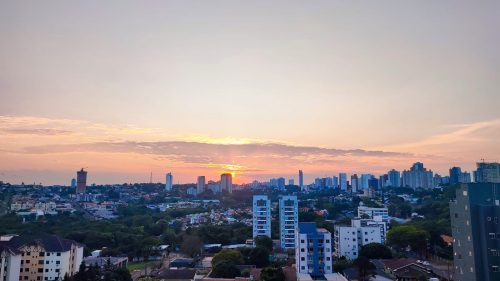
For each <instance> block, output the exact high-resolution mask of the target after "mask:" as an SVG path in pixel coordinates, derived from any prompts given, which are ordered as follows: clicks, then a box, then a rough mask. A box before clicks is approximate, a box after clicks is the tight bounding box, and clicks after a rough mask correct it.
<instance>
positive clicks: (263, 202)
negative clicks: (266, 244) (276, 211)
mask: <svg viewBox="0 0 500 281" xmlns="http://www.w3.org/2000/svg"><path fill="white" fill-rule="evenodd" d="M252 209H253V215H252V217H253V238H255V237H257V236H267V237H269V238H271V201H270V200H269V199H268V198H267V196H266V195H254V196H253V208H252Z"/></svg>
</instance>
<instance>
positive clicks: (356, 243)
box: [334, 219, 387, 260]
mask: <svg viewBox="0 0 500 281" xmlns="http://www.w3.org/2000/svg"><path fill="white" fill-rule="evenodd" d="M386 227H387V225H386V223H385V222H381V221H372V220H364V219H363V220H362V219H353V220H351V226H335V234H334V242H335V251H334V254H335V256H336V257H345V258H347V259H350V260H354V259H356V258H357V257H358V255H359V250H360V249H361V247H362V246H364V245H366V244H370V243H380V244H383V243H384V242H385V233H386Z"/></svg>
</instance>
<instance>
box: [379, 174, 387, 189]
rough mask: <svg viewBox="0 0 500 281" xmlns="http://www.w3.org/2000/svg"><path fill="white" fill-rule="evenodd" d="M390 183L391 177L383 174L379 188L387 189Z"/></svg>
mask: <svg viewBox="0 0 500 281" xmlns="http://www.w3.org/2000/svg"><path fill="white" fill-rule="evenodd" d="M388 182H389V175H387V174H383V175H381V176H380V177H379V178H378V188H382V187H386V186H387V183H388Z"/></svg>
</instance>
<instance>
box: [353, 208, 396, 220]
mask: <svg viewBox="0 0 500 281" xmlns="http://www.w3.org/2000/svg"><path fill="white" fill-rule="evenodd" d="M363 216H368V218H370V219H377V218H378V217H380V218H381V219H382V221H384V222H388V221H389V210H388V209H387V208H371V207H367V206H364V205H363V203H359V207H358V217H359V218H363Z"/></svg>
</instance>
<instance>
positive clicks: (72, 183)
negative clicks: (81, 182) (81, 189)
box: [71, 178, 76, 189]
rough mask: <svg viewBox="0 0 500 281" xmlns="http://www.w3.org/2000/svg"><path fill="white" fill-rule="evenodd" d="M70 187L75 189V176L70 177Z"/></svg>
mask: <svg viewBox="0 0 500 281" xmlns="http://www.w3.org/2000/svg"><path fill="white" fill-rule="evenodd" d="M71 188H72V189H75V188H76V179H75V178H72V179H71Z"/></svg>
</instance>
